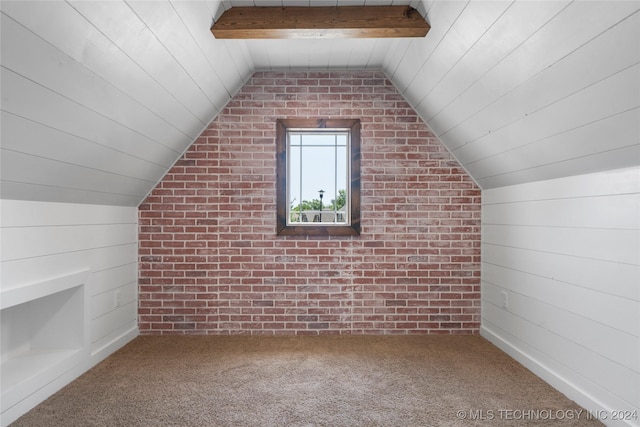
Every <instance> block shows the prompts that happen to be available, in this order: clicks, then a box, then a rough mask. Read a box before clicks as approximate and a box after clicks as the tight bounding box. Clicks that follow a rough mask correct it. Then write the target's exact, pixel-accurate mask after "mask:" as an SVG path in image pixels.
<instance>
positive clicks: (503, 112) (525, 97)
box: [465, 13, 640, 140]
mask: <svg viewBox="0 0 640 427" xmlns="http://www.w3.org/2000/svg"><path fill="white" fill-rule="evenodd" d="M638 62H640V13H636V14H634V15H632V16H631V17H629V18H627V19H625V20H623V21H622V22H621V23H620V24H618V25H616V26H614V27H613V28H611V29H609V30H607V31H605V32H604V33H602V34H601V35H599V36H598V37H596V38H595V39H593V40H591V41H590V42H589V43H587V44H585V45H584V46H581V47H580V48H579V49H577V50H575V51H574V52H572V53H571V54H570V55H567V56H566V57H564V58H563V59H562V60H560V61H558V62H557V63H555V64H553V66H552V67H548V68H546V69H545V70H543V71H541V72H540V73H538V74H537V75H536V76H535V77H533V78H531V79H530V80H528V81H527V82H525V83H524V84H522V85H520V86H519V87H517V88H515V89H514V90H513V91H511V92H509V93H508V94H506V95H505V96H503V97H502V98H500V99H499V100H497V101H496V102H495V103H493V104H492V105H491V106H490V108H487V109H485V110H483V111H481V112H479V113H478V114H477V115H475V116H474V117H473V118H471V119H470V120H468V121H467V122H466V123H465V127H466V128H467V129H468V131H467V132H468V135H469V140H473V139H474V136H473V135H472V134H469V130H472V129H483V130H484V129H489V130H491V131H492V132H496V131H497V130H499V129H501V128H502V127H504V126H506V125H508V124H510V123H513V122H515V121H517V120H520V119H522V118H524V117H526V116H530V115H532V114H534V113H535V112H536V111H538V110H540V109H543V108H545V107H547V106H550V105H551V104H553V103H555V102H558V100H561V99H563V98H566V97H569V96H572V95H574V94H576V93H577V92H579V91H581V90H584V89H586V88H588V87H589V86H591V85H593V84H594V83H597V82H600V81H602V80H603V79H605V78H607V77H610V76H613V75H614V74H615V73H617V72H619V71H620V70H624V69H626V68H628V67H631V66H633V65H634V64H637V63H638ZM576 70H581V71H580V72H579V73H576ZM541 88H544V90H541ZM596 99H599V98H596ZM612 132H615V129H612ZM480 136H482V134H478V135H476V136H475V137H480ZM615 137H616V135H615V134H612V135H611V138H615Z"/></svg>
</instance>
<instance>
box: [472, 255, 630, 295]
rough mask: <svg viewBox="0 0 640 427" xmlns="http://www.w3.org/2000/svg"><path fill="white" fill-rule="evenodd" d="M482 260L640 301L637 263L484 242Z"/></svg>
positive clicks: (547, 278) (544, 278)
mask: <svg viewBox="0 0 640 427" xmlns="http://www.w3.org/2000/svg"><path fill="white" fill-rule="evenodd" d="M482 261H483V263H484V264H492V265H496V266H499V267H504V268H510V269H514V270H517V271H521V272H523V273H527V274H532V275H536V276H539V277H540V278H541V280H551V281H557V282H561V283H566V284H569V285H573V286H580V287H584V288H587V289H591V290H593V291H597V292H602V293H607V294H610V295H614V296H618V297H620V298H625V299H628V300H633V301H640V289H639V288H638V283H640V268H638V266H637V265H631V264H620V263H616V262H610V261H604V260H593V259H585V258H580V257H575V256H570V255H559V254H555V253H550V252H540V251H535V250H530V249H518V248H513V247H505V246H496V245H491V244H483V246H482ZM484 264H483V268H484Z"/></svg>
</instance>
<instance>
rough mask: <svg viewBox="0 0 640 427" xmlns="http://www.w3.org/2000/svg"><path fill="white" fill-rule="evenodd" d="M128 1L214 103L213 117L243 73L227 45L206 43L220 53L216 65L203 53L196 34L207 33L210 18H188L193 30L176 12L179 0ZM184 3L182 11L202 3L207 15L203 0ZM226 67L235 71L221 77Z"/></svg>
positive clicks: (215, 53) (199, 5)
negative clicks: (232, 57)
mask: <svg viewBox="0 0 640 427" xmlns="http://www.w3.org/2000/svg"><path fill="white" fill-rule="evenodd" d="M128 4H129V6H130V7H131V8H132V9H133V10H134V12H135V13H136V14H137V15H138V16H139V17H140V18H141V19H142V20H143V21H144V23H145V24H146V25H147V26H148V27H149V29H150V30H151V31H152V32H153V34H154V35H155V36H156V37H157V38H158V40H159V41H160V42H161V43H162V45H163V46H164V47H165V48H166V49H167V51H168V52H170V54H171V56H172V57H174V58H175V60H176V61H178V63H179V64H180V67H181V68H182V69H183V70H184V71H185V72H187V73H188V75H189V77H190V78H191V80H193V82H194V83H195V84H196V85H197V86H198V88H199V89H200V91H201V92H202V93H203V94H204V95H205V96H206V97H207V98H208V99H209V101H210V102H211V104H212V105H214V106H215V108H216V112H215V113H214V114H212V117H213V116H215V115H217V113H218V112H219V111H220V110H221V109H222V107H223V106H224V105H225V104H226V103H227V101H228V100H229V98H230V97H231V93H233V92H234V88H235V86H236V85H237V84H238V83H239V82H240V76H239V75H238V74H237V73H236V72H235V69H234V67H233V63H232V62H231V61H230V57H229V55H228V52H227V51H226V49H225V47H224V45H222V44H217V43H212V44H210V45H209V46H206V48H208V49H215V52H214V53H213V55H214V56H215V57H217V60H218V62H217V66H216V67H215V68H214V67H213V66H212V63H211V62H210V61H208V60H207V57H206V56H205V54H204V51H203V48H204V46H200V45H198V39H195V38H194V36H193V34H197V33H201V34H202V33H204V34H207V31H206V30H207V29H208V27H210V20H209V19H206V20H205V21H202V20H198V21H197V22H193V21H191V20H189V22H188V24H189V25H192V26H194V27H195V28H193V29H192V30H191V32H190V31H189V29H187V27H186V24H187V22H184V21H183V18H182V17H181V16H180V15H178V14H177V12H176V8H177V7H179V4H178V3H176V4H175V5H173V4H172V3H169V2H168V1H157V2H144V1H131V2H129V3H128ZM183 6H184V7H183V11H184V10H186V9H192V8H196V7H201V9H200V12H201V15H202V16H204V17H205V18H206V16H207V13H208V10H207V9H206V7H204V4H203V3H202V2H188V3H186V2H185V3H183ZM203 24H204V25H203ZM209 34H210V33H209ZM211 38H213V35H212V36H211ZM212 41H213V40H212ZM225 70H230V71H231V74H232V75H231V76H228V75H227V76H226V79H225V78H223V77H221V74H224V73H226V72H227V71H225ZM225 80H226V81H225Z"/></svg>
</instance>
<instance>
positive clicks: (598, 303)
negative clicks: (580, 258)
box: [482, 263, 640, 370]
mask: <svg viewBox="0 0 640 427" xmlns="http://www.w3.org/2000/svg"><path fill="white" fill-rule="evenodd" d="M482 275H483V278H482V280H483V284H484V285H487V284H491V285H494V286H499V287H500V288H502V289H507V290H508V295H509V298H508V299H509V310H511V311H513V312H514V313H517V314H518V315H520V316H523V317H526V318H528V319H529V320H531V321H533V322H534V323H536V324H539V325H545V323H547V322H548V323H551V322H554V325H553V326H548V327H547V329H550V330H552V331H554V332H555V333H557V334H560V335H563V336H566V337H572V339H574V340H576V342H579V343H580V344H581V345H584V346H585V347H588V348H592V349H594V350H596V351H598V352H599V353H600V354H604V353H603V350H602V347H601V345H600V344H599V343H596V342H594V341H592V339H591V338H590V339H587V338H586V337H585V336H584V332H583V330H586V331H590V332H591V333H592V335H591V336H592V337H593V338H596V337H600V336H607V337H611V336H612V335H615V336H617V337H618V338H619V339H623V338H622V337H626V338H624V339H626V341H629V340H631V338H633V337H636V338H638V337H640V311H639V310H638V308H640V301H638V300H631V299H626V298H621V297H618V296H615V295H611V294H607V293H603V292H599V291H595V290H592V289H587V288H583V287H581V286H575V285H570V284H567V283H563V282H558V281H557V280H553V279H546V278H542V277H540V276H537V275H534V274H529V273H524V272H521V271H518V270H514V269H512V268H504V267H500V266H497V265H493V264H488V263H485V264H484V265H483V268H482ZM518 295H519V296H522V297H527V298H531V299H533V300H535V301H537V303H536V304H537V305H538V312H537V313H536V312H531V311H530V309H529V308H530V307H531V306H532V305H533V301H532V302H530V305H529V306H528V307H527V309H526V312H527V313H528V315H526V316H525V315H524V314H523V313H524V312H525V308H523V307H521V306H520V307H519V306H518V305H517V304H516V303H515V302H514V301H512V300H514V298H515V297H516V296H518ZM498 302H499V304H498V305H499V306H500V305H501V302H500V300H498ZM540 303H544V304H545V306H542V305H541V304H540ZM545 313H546V314H548V316H547V315H544V314H545ZM569 314H570V315H569ZM578 318H579V319H578ZM545 319H546V321H545ZM559 319H562V323H565V324H564V325H563V326H562V327H560V325H557V324H555V322H557V321H558V320H559ZM576 321H579V322H580V323H582V325H580V324H575V322H576ZM569 322H572V323H573V325H574V326H575V331H571V330H567V329H565V327H567V326H568V323H569ZM594 323H596V324H598V325H601V326H597V327H596V326H595V325H594ZM602 325H603V326H602ZM604 326H606V328H605V327H604ZM598 331H600V332H601V333H598ZM616 331H617V332H616ZM578 336H580V337H582V338H583V341H581V342H580V341H577V337H578ZM602 340H605V339H604V338H599V341H602ZM625 353H627V354H628V352H625ZM620 357H621V358H624V357H625V356H620ZM625 363H626V366H629V367H632V368H633V369H636V370H637V368H638V366H637V363H638V361H636V362H635V364H633V363H632V364H633V366H632V364H630V363H631V362H630V361H629V360H628V359H625Z"/></svg>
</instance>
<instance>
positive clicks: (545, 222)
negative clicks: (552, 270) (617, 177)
mask: <svg viewBox="0 0 640 427" xmlns="http://www.w3.org/2000/svg"><path fill="white" fill-rule="evenodd" d="M639 206H640V194H625V195H608V196H599V197H585V198H576V199H556V200H540V201H538V200H534V201H529V202H521V203H506V204H501V205H495V204H492V205H484V206H483V207H482V223H483V224H493V225H533V226H546V227H581V228H612V229H627V230H635V231H640V216H639V215H638V213H639V208H638V207H639ZM585 212H588V213H589V214H588V215H585Z"/></svg>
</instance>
